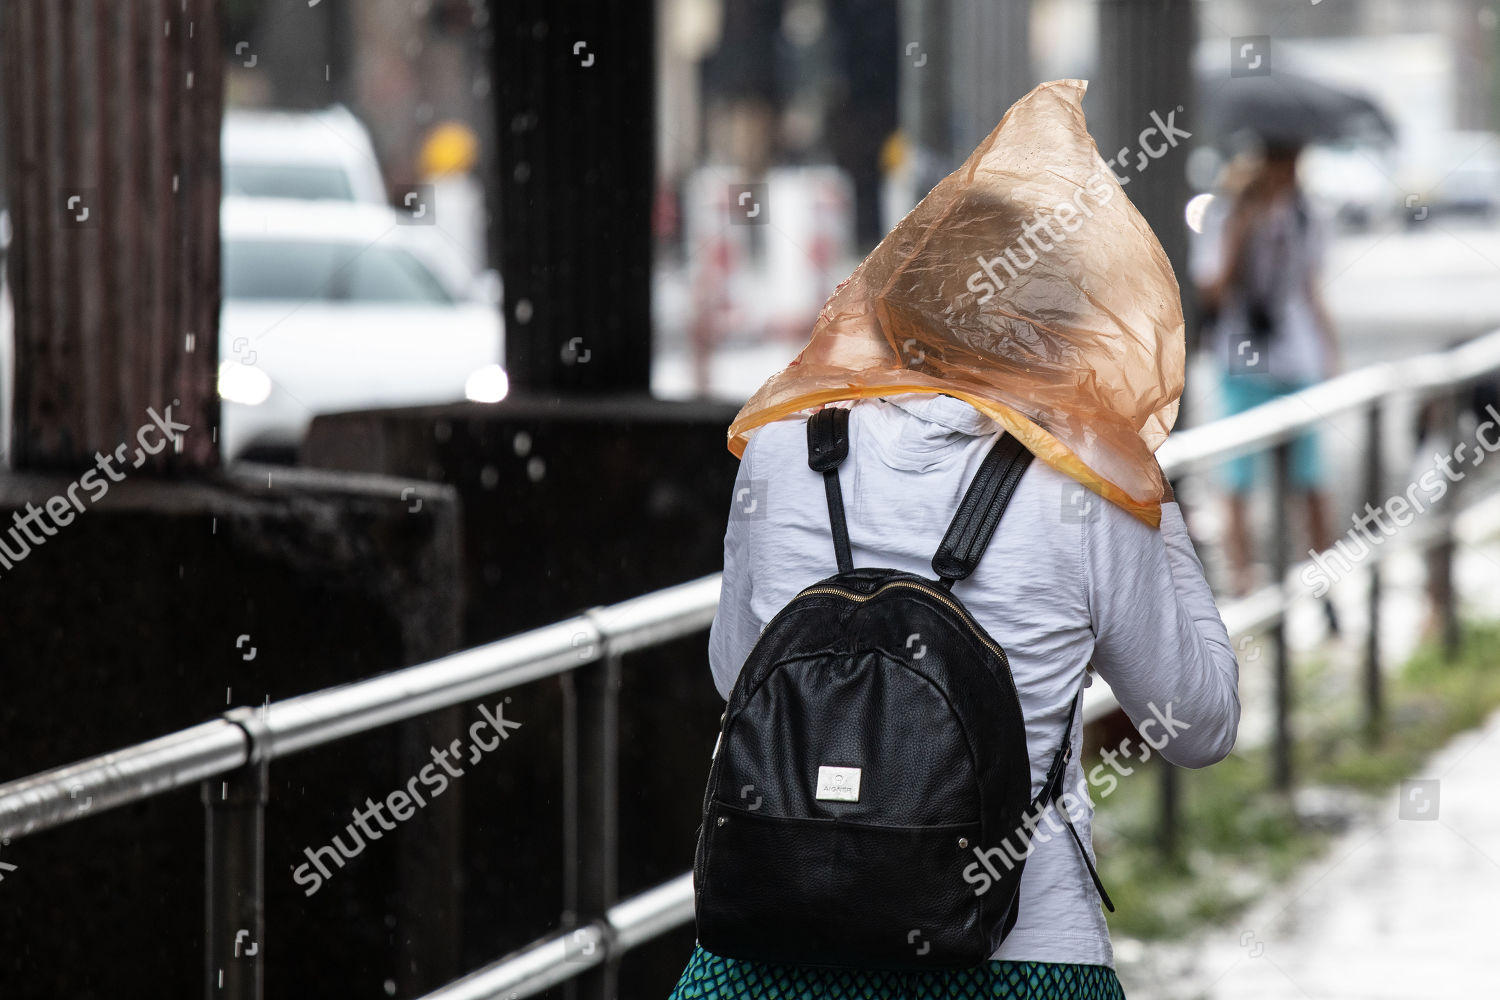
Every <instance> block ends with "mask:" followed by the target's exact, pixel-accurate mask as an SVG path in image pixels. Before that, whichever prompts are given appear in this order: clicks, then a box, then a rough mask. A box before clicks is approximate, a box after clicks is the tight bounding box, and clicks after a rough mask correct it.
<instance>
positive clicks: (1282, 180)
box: [1196, 145, 1339, 628]
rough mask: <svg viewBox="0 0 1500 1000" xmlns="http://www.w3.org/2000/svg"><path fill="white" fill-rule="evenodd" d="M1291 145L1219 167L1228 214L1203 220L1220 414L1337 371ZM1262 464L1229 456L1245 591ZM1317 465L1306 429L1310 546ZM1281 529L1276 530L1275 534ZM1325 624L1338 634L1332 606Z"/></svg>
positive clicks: (1298, 478)
mask: <svg viewBox="0 0 1500 1000" xmlns="http://www.w3.org/2000/svg"><path fill="white" fill-rule="evenodd" d="M1299 152H1300V147H1298V146H1292V145H1273V146H1268V147H1267V148H1265V149H1264V151H1263V153H1262V154H1261V155H1260V156H1259V157H1258V158H1257V159H1253V160H1251V161H1250V162H1249V163H1246V162H1245V161H1243V160H1242V161H1239V162H1237V163H1235V164H1234V165H1232V167H1231V169H1230V170H1228V171H1226V177H1227V178H1228V181H1227V183H1226V185H1225V186H1226V187H1227V188H1228V190H1227V191H1226V194H1227V195H1228V196H1229V199H1230V204H1229V207H1228V209H1227V211H1218V212H1214V211H1210V213H1209V214H1208V217H1207V218H1206V220H1205V230H1204V241H1205V243H1204V245H1205V246H1206V247H1207V251H1208V252H1207V254H1206V255H1205V256H1206V257H1207V260H1208V263H1207V264H1200V267H1199V268H1197V269H1196V270H1198V273H1199V275H1200V286H1199V293H1200V295H1201V300H1202V304H1203V307H1204V313H1205V316H1206V325H1207V326H1208V327H1209V331H1208V336H1206V337H1205V344H1206V345H1208V346H1209V348H1210V350H1212V351H1213V353H1214V355H1215V359H1216V361H1217V364H1218V367H1219V368H1220V371H1221V373H1222V378H1221V381H1220V391H1221V393H1222V400H1223V405H1224V410H1225V411H1226V415H1228V414H1235V413H1241V412H1243V411H1245V410H1248V409H1250V408H1252V407H1255V406H1259V405H1261V404H1262V403H1266V402H1269V401H1270V400H1273V399H1275V398H1277V397H1278V396H1282V395H1285V394H1287V393H1290V392H1295V391H1297V390H1299V389H1303V388H1306V387H1307V386H1309V385H1312V384H1314V383H1316V382H1319V381H1322V380H1323V379H1326V378H1328V377H1329V376H1331V375H1332V374H1333V373H1334V372H1335V371H1337V369H1338V367H1339V351H1338V344H1337V341H1336V339H1335V335H1334V328H1333V324H1332V322H1331V321H1330V319H1329V316H1328V310H1327V308H1326V306H1325V305H1324V302H1323V298H1322V295H1321V292H1320V289H1319V284H1320V269H1321V267H1322V258H1323V243H1324V240H1323V234H1322V230H1321V227H1320V226H1319V224H1318V220H1317V219H1316V218H1315V217H1314V215H1313V213H1312V211H1311V210H1310V208H1309V206H1308V204H1307V200H1306V198H1305V197H1304V196H1303V194H1302V192H1301V190H1300V189H1299V188H1298V185H1297V157H1298V154H1299ZM1265 470H1266V466H1265V463H1264V459H1262V458H1261V457H1260V456H1256V455H1246V456H1243V457H1241V458H1236V459H1232V460H1231V461H1230V462H1229V463H1228V467H1227V470H1226V485H1227V487H1228V490H1229V503H1228V524H1227V529H1226V548H1227V551H1228V556H1229V562H1230V567H1231V571H1232V573H1233V579H1232V587H1233V590H1234V592H1235V593H1237V594H1241V595H1243V594H1245V593H1248V592H1249V591H1250V590H1251V589H1252V587H1253V585H1254V583H1255V580H1254V576H1253V574H1252V572H1251V557H1250V552H1251V539H1250V528H1249V512H1248V497H1249V493H1250V491H1251V489H1252V487H1253V486H1254V484H1255V482H1256V480H1257V478H1262V479H1263V478H1264V477H1265V476H1266V475H1267V474H1268V473H1267V472H1266V471H1265ZM1323 480H1324V474H1323V466H1322V461H1321V458H1320V456H1319V453H1318V440H1317V436H1316V434H1315V433H1313V432H1308V433H1306V434H1303V435H1301V436H1299V437H1298V438H1297V439H1296V440H1295V441H1293V442H1292V461H1291V470H1290V486H1291V489H1292V491H1293V493H1294V495H1295V496H1296V497H1297V498H1299V499H1300V500H1301V501H1302V502H1303V504H1304V506H1305V509H1306V511H1307V525H1308V535H1309V540H1310V543H1311V544H1312V546H1313V547H1314V548H1316V549H1317V550H1319V551H1322V550H1324V549H1326V548H1328V547H1329V545H1331V544H1332V537H1331V534H1330V527H1329V522H1328V502H1327V496H1326V494H1325V493H1324V491H1323ZM1281 527H1282V526H1277V528H1278V530H1279V529H1280V528H1281ZM1326 607H1327V608H1328V613H1329V621H1330V625H1332V626H1333V627H1334V628H1337V625H1336V619H1335V618H1334V617H1333V611H1332V605H1326Z"/></svg>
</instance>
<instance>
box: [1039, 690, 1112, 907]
mask: <svg viewBox="0 0 1500 1000" xmlns="http://www.w3.org/2000/svg"><path fill="white" fill-rule="evenodd" d="M1082 705H1083V688H1082V687H1079V689H1078V694H1076V695H1074V696H1073V704H1072V707H1071V708H1069V710H1068V722H1067V727H1066V728H1065V729H1064V730H1063V738H1062V745H1061V746H1059V747H1058V748H1057V753H1056V754H1054V755H1053V757H1052V766H1051V767H1050V768H1048V769H1047V777H1046V778H1045V779H1044V780H1043V781H1042V790H1041V792H1040V793H1038V794H1037V797H1036V798H1034V799H1032V800H1031V815H1032V816H1034V817H1036V819H1037V820H1038V821H1040V819H1041V815H1042V813H1043V812H1044V811H1045V810H1046V809H1047V807H1048V806H1050V805H1052V804H1053V803H1057V815H1058V817H1059V818H1060V819H1061V820H1062V821H1063V825H1064V826H1066V827H1067V828H1068V832H1069V833H1070V834H1072V835H1073V843H1075V844H1077V845H1078V853H1079V855H1081V856H1082V857H1083V865H1084V867H1085V868H1087V869H1088V870H1089V878H1091V879H1093V880H1094V888H1095V889H1097V890H1098V891H1099V898H1100V899H1101V900H1102V901H1103V902H1104V908H1105V909H1107V910H1109V912H1110V913H1113V912H1115V904H1114V900H1112V899H1110V898H1109V893H1107V892H1105V891H1104V883H1103V882H1101V881H1100V880H1099V872H1098V870H1097V869H1095V868H1094V862H1093V861H1092V860H1090V858H1089V852H1088V851H1087V850H1085V849H1084V846H1083V838H1082V837H1080V836H1078V830H1077V829H1076V828H1075V827H1074V826H1073V818H1072V817H1071V816H1069V815H1068V811H1067V810H1066V809H1064V808H1063V806H1062V804H1061V803H1060V802H1058V800H1059V799H1060V798H1061V797H1062V793H1063V775H1064V774H1065V773H1066V772H1067V769H1068V759H1069V758H1070V757H1072V756H1073V720H1074V719H1075V718H1076V717H1077V716H1078V710H1079V708H1081V707H1082Z"/></svg>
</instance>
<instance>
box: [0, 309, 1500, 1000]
mask: <svg viewBox="0 0 1500 1000" xmlns="http://www.w3.org/2000/svg"><path fill="white" fill-rule="evenodd" d="M1497 369H1500V331H1497V332H1495V333H1491V334H1489V335H1486V336H1484V337H1481V338H1478V339H1476V340H1474V341H1472V342H1470V343H1469V344H1466V345H1464V346H1462V347H1460V348H1456V349H1454V350H1451V351H1445V352H1435V353H1432V354H1428V355H1423V356H1421V357H1417V358H1413V359H1409V360H1407V361H1403V362H1402V363H1401V364H1400V366H1399V367H1398V366H1396V365H1393V364H1381V365H1374V366H1371V367H1369V368H1365V369H1360V370H1359V371H1355V372H1350V373H1348V374H1346V375H1342V376H1339V377H1338V378H1335V379H1331V380H1329V381H1328V382H1324V383H1321V384H1319V385H1316V386H1313V387H1311V388H1308V389H1305V390H1303V391H1301V392H1297V393H1294V394H1291V395H1288V396H1285V397H1282V398H1280V399H1277V400H1274V401H1272V402H1270V403H1267V404H1264V405H1262V406H1259V407H1256V408H1255V409H1253V410H1249V411H1246V412H1245V413H1241V414H1238V415H1236V416H1233V417H1229V418H1225V419H1222V420H1218V421H1214V422H1213V423H1210V424H1206V425H1202V426H1199V427H1195V428H1192V429H1189V430H1185V431H1182V432H1179V433H1177V434H1175V435H1173V436H1172V438H1171V439H1169V440H1168V441H1167V442H1166V443H1165V444H1164V445H1163V446H1162V448H1161V450H1160V452H1159V454H1158V457H1159V459H1160V461H1161V464H1162V468H1163V470H1164V471H1166V472H1167V473H1168V474H1169V475H1174V474H1181V473H1184V472H1193V471H1197V470H1198V469H1200V468H1201V467H1203V466H1206V465H1210V464H1214V463H1218V462H1222V461H1225V460H1227V459H1229V458H1234V457H1237V456H1239V455H1243V454H1248V453H1252V452H1256V451H1262V450H1266V449H1268V448H1269V449H1271V450H1272V451H1273V454H1274V457H1275V460H1276V467H1277V470H1278V475H1277V479H1278V481H1280V482H1285V474H1286V468H1287V463H1288V461H1289V458H1288V456H1289V447H1290V442H1291V440H1292V439H1293V438H1294V437H1295V436H1297V435H1298V434H1300V433H1303V432H1305V431H1306V430H1308V429H1309V428H1310V427H1312V426H1314V425H1316V424H1318V423H1321V422H1322V421H1324V420H1326V419H1327V418H1328V417H1329V416H1332V415H1335V414H1339V413H1345V412H1349V411H1352V410H1359V409H1363V410H1365V411H1366V412H1367V413H1369V414H1371V415H1372V418H1373V419H1372V421H1371V424H1370V427H1371V434H1370V441H1369V446H1370V449H1371V453H1370V455H1369V456H1368V466H1367V467H1368V469H1369V470H1370V471H1369V475H1368V477H1367V481H1369V482H1376V481H1378V478H1379V476H1378V472H1379V464H1378V444H1379V441H1378V436H1377V434H1376V433H1375V432H1376V431H1378V428H1379V421H1378V413H1379V408H1380V407H1381V406H1382V405H1383V404H1384V402H1385V401H1386V400H1387V399H1389V398H1391V397H1393V396H1396V395H1399V394H1402V393H1408V394H1413V395H1414V396H1416V397H1418V398H1425V397H1428V396H1433V395H1440V394H1443V393H1447V394H1449V395H1450V396H1451V395H1452V394H1454V393H1456V392H1457V391H1458V390H1460V389H1462V388H1464V387H1466V386H1467V385H1468V384H1469V383H1470V382H1472V381H1474V380H1475V379H1478V378H1480V377H1482V376H1484V375H1486V374H1488V373H1491V372H1494V371H1496V370H1497ZM1451 416H1452V408H1450V417H1451ZM1451 510H1452V508H1451V507H1450V511H1451ZM1451 517H1452V514H1451V513H1450V514H1449V515H1448V517H1447V518H1446V519H1445V525H1444V527H1443V528H1442V530H1440V531H1438V532H1435V533H1423V534H1422V538H1421V540H1420V542H1419V544H1421V545H1423V546H1427V545H1430V544H1432V540H1433V538H1437V539H1438V541H1439V543H1441V542H1442V541H1443V540H1444V539H1448V538H1449V536H1450V533H1451ZM1409 547H1410V546H1409V545H1408V546H1402V548H1409ZM1394 551H1396V549H1395V548H1394V547H1393V548H1392V549H1391V550H1385V551H1382V552H1381V553H1379V554H1377V555H1376V557H1375V558H1374V559H1373V560H1372V564H1371V565H1372V569H1371V576H1372V580H1371V589H1370V594H1371V602H1372V611H1373V610H1374V608H1375V602H1376V601H1377V598H1378V591H1379V577H1378V573H1379V570H1378V565H1379V563H1380V562H1381V561H1382V560H1383V559H1384V558H1385V557H1386V556H1388V555H1390V554H1392V552H1394ZM1287 568H1288V566H1287V561H1286V559H1285V553H1284V552H1281V553H1280V554H1279V555H1278V561H1277V569H1278V570H1280V571H1282V572H1280V573H1279V574H1278V579H1277V582H1276V584H1275V585H1273V586H1271V587H1267V588H1265V589H1264V590H1262V591H1261V592H1259V593H1257V594H1254V595H1250V597H1248V598H1246V599H1243V600H1241V601H1238V602H1233V603H1231V604H1226V605H1225V606H1224V614H1225V617H1226V619H1233V620H1234V621H1235V624H1236V628H1237V630H1249V629H1250V628H1252V627H1259V626H1262V625H1265V624H1266V623H1268V622H1271V623H1275V629H1276V633H1277V634H1276V635H1275V636H1273V642H1274V643H1275V645H1276V647H1277V650H1278V652H1277V656H1278V660H1279V663H1280V665H1279V667H1278V691H1277V698H1278V737H1279V739H1280V740H1282V741H1284V739H1285V736H1286V732H1285V711H1284V708H1285V691H1284V688H1283V685H1285V684H1286V683H1287V682H1286V680H1285V669H1284V658H1285V648H1284V647H1285V642H1284V637H1283V636H1281V634H1280V627H1281V625H1280V623H1281V621H1282V619H1283V618H1284V616H1285V609H1286V606H1287V595H1286V592H1285V590H1284V586H1285V584H1284V581H1285V572H1284V571H1285V570H1286V569H1287ZM720 582H721V576H720V575H719V574H713V575H711V576H706V577H702V578H700V579H698V580H694V581H691V582H689V583H684V584H680V585H678V586H675V587H668V588H666V589H663V590H659V591H656V592H653V593H650V594H646V595H643V596H640V597H636V598H632V599H630V600H627V601H622V602H620V603H618V604H614V605H610V606H607V607H600V608H594V609H591V610H589V611H586V612H584V613H583V614H581V615H577V616H574V617H572V618H569V619H565V620H563V621H560V622H556V623H554V624H551V625H547V626H544V627H542V628H538V629H533V630H531V631H529V632H524V633H521V634H520V635H516V636H511V637H509V638H506V639H501V640H499V641H497V642H492V643H488V644H486V645H483V646H477V647H474V648H472V649H467V650H463V651H461V652H458V653H454V654H451V655H449V656H444V657H440V658H438V659H436V660H432V661H430V662H428V663H423V664H419V665H417V666H413V667H408V668H405V669H402V670H397V671H393V672H391V673H388V674H383V675H381V676H378V677H374V678H370V679H367V680H362V681H356V682H353V683H350V684H345V685H340V686H338V687H333V688H328V689H325V690H322V691H316V692H312V693H308V694H304V695H299V696H297V697H293V698H289V699H285V700H283V701H279V702H273V703H269V704H268V705H266V706H263V707H259V708H254V709H252V708H248V707H242V708H237V709H234V710H232V711H230V712H227V713H225V715H224V716H223V717H222V718H220V719H216V720H212V721H209V722H205V723H203V724H201V725H198V726H193V727H191V728H189V729H185V730H182V731H180V732H176V733H172V734H169V735H166V736H162V737H159V738H157V739H154V740H150V741H148V742H145V743H141V744H138V745H135V746H131V747H126V748H124V749H122V750H118V751H115V752H113V753H107V754H102V755H100V756H97V757H92V758H88V759H86V760H82V761H78V762H76V763H73V764H69V765H66V766H64V767H58V768H53V769H50V770H47V771H43V772H41V773H38V774H34V775H30V776H28V777H24V778H19V779H16V780H13V781H10V782H7V783H5V784H0V837H4V838H14V837H20V836H25V835H29V834H34V833H37V832H40V831H42V830H46V829H49V828H51V827H55V826H59V825H61V824H64V823H67V822H71V821H73V820H77V819H80V818H83V817H84V816H91V815H97V814H98V813H101V812H104V811H106V810H109V809H112V808H114V807H116V806H120V805H124V804H126V803H130V802H136V801H140V800H142V799H146V798H150V797H153V796H156V795H161V794H163V793H165V792H168V791H172V790H174V789H178V788H182V787H185V786H188V785H191V784H195V783H205V786H207V783H208V782H210V780H211V779H214V778H225V779H228V780H225V781H224V782H223V786H224V790H223V794H222V795H221V796H214V795H210V794H208V792H207V790H206V791H205V803H206V804H208V805H209V808H210V829H211V831H213V830H214V829H215V823H216V822H217V823H220V824H223V823H227V822H230V821H229V820H226V819H224V818H223V816H222V815H221V812H220V811H222V813H224V814H227V813H228V812H229V811H231V810H233V809H236V808H241V809H242V808H244V804H245V802H247V801H249V802H251V803H252V806H253V803H254V800H255V799H256V796H257V795H260V796H262V797H263V795H264V789H265V768H264V765H266V764H267V763H268V762H269V761H271V760H274V759H277V758H280V757H285V756H288V755H290V754H293V753H297V752H299V751H302V750H306V749H310V748H312V747H317V746H322V745H324V744H327V743H330V742H333V741H335V740H338V739H342V738H344V737H346V736H352V735H354V734H357V733H361V732H366V731H368V730H371V729H375V728H378V727H381V726H385V725H389V724H392V723H395V722H400V721H403V720H406V719H411V718H414V717H416V716H420V715H423V714H426V713H429V712H432V711H435V710H437V709H441V708H447V707H451V706H454V705H459V704H463V703H465V702H468V701H471V700H473V699H475V698H478V697H480V696H482V695H487V694H491V693H494V692H496V691H500V690H504V689H507V688H511V687H516V686H518V685H521V684H526V683H529V682H531V681H535V680H538V679H541V678H544V677H549V676H557V675H563V674H569V673H571V672H573V671H575V670H578V669H579V668H583V667H590V666H591V665H595V664H600V663H611V662H617V661H618V657H619V656H620V655H622V654H624V653H627V652H632V651H635V650H639V649H644V648H648V647H650V646H654V645H658V644H660V643H663V642H666V641H669V640H672V639H676V638H680V637H683V636H687V635H690V634H692V633H695V632H699V631H702V630H703V629H705V628H706V627H707V626H708V625H709V623H710V622H711V621H712V619H713V615H714V612H715V610H716V609H717V604H718V597H719V589H720ZM1372 620H1373V618H1372ZM1450 632H1451V630H1450ZM1369 650H1370V652H1369V658H1370V660H1371V667H1372V669H1374V668H1376V667H1378V663H1377V662H1376V661H1377V660H1378V647H1377V646H1376V645H1375V644H1374V642H1373V640H1372V641H1371V643H1370V646H1369ZM1372 676H1378V670H1376V673H1375V674H1374V675H1372ZM1372 683H1373V681H1372ZM606 688H609V685H607V684H606V685H603V687H602V688H599V689H598V690H599V691H603V690H604V689H606ZM1090 692H1091V694H1090V698H1089V700H1088V701H1086V703H1085V718H1086V719H1087V718H1096V717H1098V715H1100V714H1102V713H1103V712H1104V711H1107V710H1109V709H1110V708H1111V707H1113V699H1112V697H1111V696H1110V695H1109V694H1108V693H1107V691H1105V690H1104V689H1103V686H1102V685H1101V686H1095V687H1093V688H1091V689H1090ZM589 697H593V698H603V699H606V700H608V699H612V698H613V695H612V693H603V694H599V693H596V694H592V695H590V696H589ZM1372 698H1373V699H1374V703H1375V705H1376V707H1377V708H1378V689H1377V691H1376V693H1375V694H1374V695H1372ZM611 703H612V702H611ZM249 765H259V766H255V767H253V766H249ZM1166 773H1167V774H1170V773H1171V769H1167V771H1166ZM231 784H234V785H235V786H236V796H235V797H234V798H231V797H230V794H229V790H230V786H231ZM214 787H215V788H217V787H218V786H217V783H216V784H215V785H214ZM211 800H213V801H211ZM218 800H222V801H218ZM263 804H264V803H263V800H262V801H261V806H262V807H263ZM216 810H220V811H216ZM248 815H250V816H251V819H247V820H244V821H245V822H251V821H252V820H256V819H258V814H257V813H255V812H254V810H253V808H252V810H251V813H250V814H248ZM611 821H612V820H611ZM234 832H237V833H238V834H241V836H239V837H238V839H236V837H234V836H229V837H227V838H226V843H233V844H237V845H241V846H243V844H249V845H250V849H251V850H252V851H262V850H263V847H262V846H259V841H258V839H257V838H255V837H244V836H242V834H243V832H244V831H243V830H238V831H234ZM210 839H211V841H214V837H213V836H212V834H211V837H210ZM215 843H216V841H215ZM239 860H241V861H245V860H246V859H244V858H240V859H239ZM249 860H250V861H256V862H258V861H260V860H262V859H260V858H259V857H254V858H251V859H249ZM210 864H211V865H212V859H211V861H210ZM249 869H253V870H255V871H259V866H258V865H250V866H249ZM228 870H230V871H238V870H239V869H234V868H232V867H231V868H229V869H228ZM239 896H240V897H245V898H249V897H256V898H258V896H259V890H258V888H257V889H256V891H254V892H243V893H240V894H239ZM241 902H242V903H243V900H242V901H241ZM211 912H212V909H211ZM594 912H598V910H595V911H594ZM691 919H692V886H691V876H690V874H684V875H681V876H678V877H677V878H675V879H672V880H671V881H669V882H667V883H664V884H663V885H661V886H658V887H656V888H655V889H652V890H649V891H647V892H645V893H642V894H640V895H638V896H635V897H633V898H631V899H629V900H625V901H623V902H617V903H613V904H612V905H609V906H607V908H606V909H605V911H604V915H603V916H602V917H600V918H598V919H596V920H595V921H593V922H592V923H585V924H583V925H582V926H579V927H575V928H571V929H569V930H568V931H566V932H565V933H564V934H561V935H556V936H551V937H547V938H543V939H541V940H538V941H536V942H534V943H533V944H531V945H529V946H527V947H526V948H523V949H521V950H520V951H518V952H515V953H513V954H512V955H510V956H507V957H506V958H503V959H501V960H499V961H497V962H495V963H493V964H492V965H490V966H486V967H485V968H483V969H480V970H476V971H475V972H473V973H471V974H470V975H468V976H465V977H464V978H463V979H460V980H457V981H455V982H454V983H451V984H449V985H448V986H445V987H443V988H442V989H441V990H439V991H438V992H436V993H433V994H430V996H431V997H434V998H437V997H442V998H444V1000H459V998H463V1000H471V998H472V1000H477V998H481V997H502V996H530V995H533V994H535V993H537V992H540V991H541V990H543V989H546V988H547V987H548V986H551V985H554V984H556V983H558V982H561V981H563V980H566V979H569V978H571V977H573V976H575V975H577V974H579V973H583V972H588V971H590V970H597V969H599V968H601V967H603V966H605V965H607V964H609V963H611V962H613V961H614V960H615V959H617V958H618V956H619V955H620V953H622V952H624V951H625V950H627V949H629V948H632V947H635V946H636V945H638V944H640V943H642V942H644V941H648V940H651V939H652V938H654V937H657V936H659V935H661V934H663V933H665V932H666V931H668V930H671V929H673V928H675V927H678V926H681V925H682V924H685V923H687V922H688V921H690V920H691ZM210 936H212V935H210ZM215 947H216V945H215V944H213V943H212V942H211V943H210V954H211V956H212V954H213V949H214V948H215ZM210 965H212V958H211V960H210ZM247 982H248V980H247ZM254 982H255V984H256V985H254V986H244V985H243V984H241V986H240V988H239V989H238V990H231V991H229V993H224V994H219V995H258V988H259V987H258V983H259V980H258V978H256V979H255V980H254Z"/></svg>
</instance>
